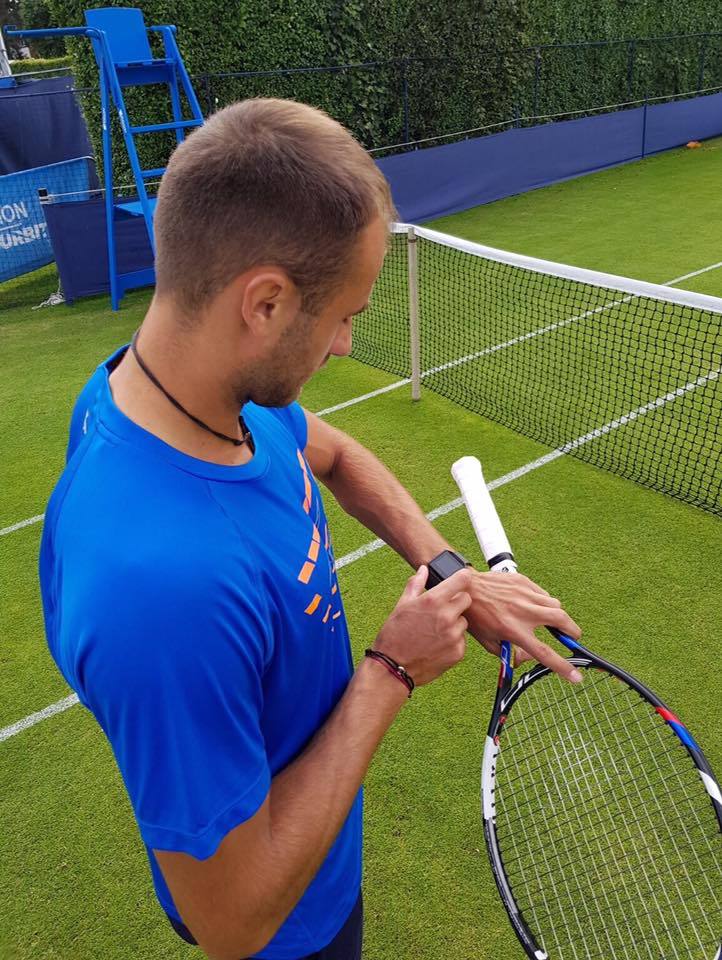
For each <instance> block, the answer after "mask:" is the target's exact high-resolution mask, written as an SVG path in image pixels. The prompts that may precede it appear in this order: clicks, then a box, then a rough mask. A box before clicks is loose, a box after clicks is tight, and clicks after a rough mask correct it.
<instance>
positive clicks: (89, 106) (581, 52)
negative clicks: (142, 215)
mask: <svg viewBox="0 0 722 960" xmlns="http://www.w3.org/2000/svg"><path fill="white" fill-rule="evenodd" d="M503 56H504V63H503V64H502V63H501V62H495V60H494V58H499V57H500V54H499V52H498V51H489V50H485V49H480V50H479V51H478V55H477V57H476V58H475V59H474V60H471V61H470V60H465V61H460V60H450V59H430V58H411V57H409V58H403V59H397V60H372V61H368V62H365V63H343V64H333V65H328V66H308V67H295V68H292V69H269V70H239V71H226V72H220V73H210V72H209V73H202V74H197V75H195V76H193V77H192V78H191V79H192V81H193V84H194V88H195V90H196V93H197V95H198V98H199V100H200V102H201V106H202V108H203V110H204V112H205V114H206V115H208V114H210V113H212V112H213V111H215V110H217V109H219V108H221V107H223V106H226V105H227V104H229V103H232V102H234V101H235V100H239V99H243V98H245V97H252V96H277V97H289V98H292V99H296V100H302V101H304V102H307V103H311V104H313V105H315V106H319V107H322V108H323V109H325V110H327V111H328V112H329V113H330V114H331V115H332V116H334V117H336V118H337V119H338V120H340V121H341V122H342V123H344V124H345V125H346V126H348V127H349V128H350V129H351V130H352V131H353V133H354V134H355V135H356V136H357V137H358V139H359V140H360V141H361V142H362V143H363V144H364V146H365V147H366V148H367V149H369V150H371V151H372V152H373V153H374V154H376V155H383V154H389V153H393V152H398V151H402V150H405V149H413V148H415V147H418V146H421V145H424V144H427V143H433V142H444V141H448V140H451V139H453V138H458V137H465V136H471V135H478V134H480V133H483V132H492V131H494V130H498V129H502V128H504V127H506V126H509V125H517V126H524V125H529V124H532V123H539V122H544V121H545V120H553V119H560V118H563V117H566V116H580V115H585V114H592V113H599V112H603V111H608V110H615V109H619V108H620V107H624V106H626V105H630V104H632V103H643V102H651V101H654V100H657V101H659V100H667V99H675V98H680V97H688V96H694V95H697V94H700V93H704V92H711V91H712V90H718V89H721V88H722V32H718V33H700V34H680V35H675V36H664V37H644V38H631V39H624V40H600V41H584V42H578V43H552V44H537V45H535V46H531V47H526V48H520V49H517V50H515V51H512V52H511V53H509V52H506V53H505V54H504V55H503ZM25 76H26V77H27V76H28V75H25ZM500 78H501V81H502V82H499V80H500ZM490 89H493V90H494V91H495V95H494V97H489V95H488V91H489V90H490ZM137 93H138V92H137V91H129V110H130V113H131V115H133V100H132V98H133V96H134V95H137ZM75 94H76V96H78V98H79V100H80V102H81V105H82V108H83V110H84V112H85V114H86V117H87V118H88V121H89V126H90V127H91V130H94V129H98V125H99V104H98V102H97V101H98V97H97V91H96V90H95V89H94V88H85V87H83V88H76V90H75ZM140 96H141V97H142V96H143V94H142V93H141V94H140ZM146 96H147V94H146ZM163 99H164V98H163V97H161V96H160V95H159V96H158V98H157V103H158V104H161V102H162V101H163ZM165 99H167V98H165ZM140 103H141V100H139V101H138V104H139V105H140ZM144 109H147V101H146V103H145V104H144ZM158 109H161V107H158ZM151 165H152V164H151Z"/></svg>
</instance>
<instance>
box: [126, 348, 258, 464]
mask: <svg viewBox="0 0 722 960" xmlns="http://www.w3.org/2000/svg"><path fill="white" fill-rule="evenodd" d="M139 332H140V331H136V332H135V334H134V336H133V339H132V340H131V342H130V349H131V350H132V352H133V356H134V357H135V359H136V362H137V364H138V366H139V367H140V369H141V370H142V371H143V373H144V374H145V375H146V377H147V378H148V379H149V380H150V382H151V383H152V384H153V385H154V386H155V387H157V388H158V389H159V390H160V392H161V393H162V394H163V396H164V397H166V398H167V399H168V400H170V402H171V403H172V404H173V406H174V407H175V408H176V410H180V412H181V413H184V414H185V415H186V416H187V417H188V419H189V420H192V421H193V423H195V424H197V425H198V426H199V427H202V428H203V429H204V430H207V431H208V433H212V434H213V436H214V437H218V439H219V440H226V441H227V442H228V443H232V444H233V446H234V447H241V446H243V444H244V443H247V444H248V446H249V448H250V450H251V452H253V450H254V445H253V437H252V436H251V431H250V430H249V429H248V427H247V426H246V424H245V421H244V419H243V417H242V415H241V414H240V413H239V414H238V425H239V426H240V428H241V434H242V436H241V438H240V439H239V438H238V437H229V436H228V435H227V434H225V433H220V432H219V431H218V430H214V429H213V427H209V426H208V424H207V423H203V421H202V420H200V419H199V418H198V417H196V416H195V415H194V414H192V413H191V412H190V411H189V410H186V408H185V407H184V406H183V404H182V403H180V402H179V401H178V400H176V398H175V397H174V396H171V394H170V393H168V391H167V390H166V388H165V387H164V386H163V384H162V383H161V382H160V380H159V379H158V378H157V377H156V375H155V374H154V373H153V372H152V370H149V369H148V367H147V365H146V363H145V361H144V360H142V359H141V356H140V354H139V353H138V347H137V340H138V333H139Z"/></svg>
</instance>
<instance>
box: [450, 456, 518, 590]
mask: <svg viewBox="0 0 722 960" xmlns="http://www.w3.org/2000/svg"><path fill="white" fill-rule="evenodd" d="M451 475H452V477H453V478H454V480H455V481H456V485H457V486H458V488H459V492H460V493H461V496H462V499H463V501H464V503H465V504H466V509H467V510H468V512H469V518H470V519H471V523H472V526H473V527H474V532H475V533H476V539H477V540H478V541H479V546H480V547H481V551H482V553H483V554H484V559H485V560H486V562H487V564H488V566H489V569H490V570H495V571H500V572H507V573H509V572H514V571H516V568H517V567H516V562H515V560H514V554H513V553H512V552H511V547H510V546H509V541H508V539H507V536H506V534H505V533H504V527H503V526H502V524H501V520H500V519H499V514H498V513H497V512H496V507H495V506H494V501H493V500H492V499H491V496H490V494H489V491H488V489H487V486H486V483H485V481H484V474H483V472H482V469H481V463H479V460H478V459H477V458H476V457H462V458H461V459H460V460H457V461H456V463H455V464H454V465H453V466H452V468H451Z"/></svg>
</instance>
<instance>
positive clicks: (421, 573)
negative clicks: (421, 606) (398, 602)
mask: <svg viewBox="0 0 722 960" xmlns="http://www.w3.org/2000/svg"><path fill="white" fill-rule="evenodd" d="M428 576H429V569H428V567H427V566H426V564H423V563H422V564H421V566H420V567H419V569H418V570H417V571H416V573H415V574H414V575H413V576H412V577H409V579H408V581H407V583H406V586H405V587H404V592H403V593H402V594H401V599H402V600H413V598H414V597H420V596H421V595H422V593H423V592H424V590H425V589H426V580H427V579H428Z"/></svg>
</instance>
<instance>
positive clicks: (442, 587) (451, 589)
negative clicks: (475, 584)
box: [428, 569, 473, 606]
mask: <svg viewBox="0 0 722 960" xmlns="http://www.w3.org/2000/svg"><path fill="white" fill-rule="evenodd" d="M472 580H473V574H472V573H471V571H470V570H466V569H465V570H457V571H456V573H452V575H451V576H450V577H447V579H446V580H442V581H441V583H439V584H437V585H436V586H435V587H432V588H431V590H429V594H428V595H429V597H433V598H434V599H435V600H440V601H442V602H444V603H446V602H448V601H449V600H450V599H451V598H452V597H453V596H455V595H456V594H457V593H468V592H469V590H470V589H471V584H472ZM467 606H468V604H467Z"/></svg>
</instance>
